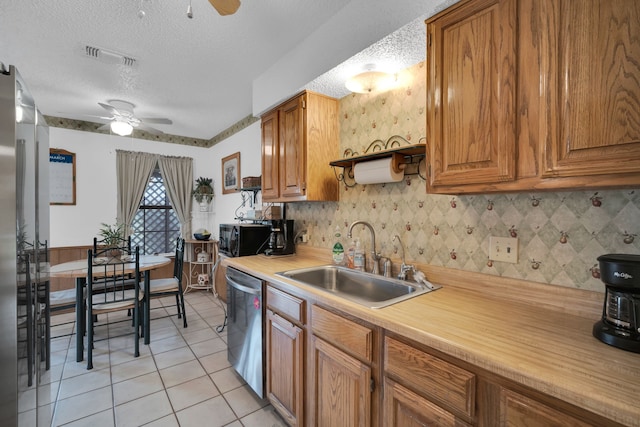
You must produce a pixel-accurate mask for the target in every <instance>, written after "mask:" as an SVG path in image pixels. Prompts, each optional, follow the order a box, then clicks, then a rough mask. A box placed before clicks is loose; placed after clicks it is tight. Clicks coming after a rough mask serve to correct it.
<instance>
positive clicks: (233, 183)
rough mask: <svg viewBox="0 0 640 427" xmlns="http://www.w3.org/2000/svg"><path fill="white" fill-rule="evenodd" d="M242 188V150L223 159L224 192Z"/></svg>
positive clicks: (227, 192)
mask: <svg viewBox="0 0 640 427" xmlns="http://www.w3.org/2000/svg"><path fill="white" fill-rule="evenodd" d="M239 189H240V152H238V153H234V154H231V155H230V156H227V157H225V158H223V159H222V194H229V193H235V192H236V191H238V190H239Z"/></svg>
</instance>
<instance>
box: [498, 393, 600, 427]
mask: <svg viewBox="0 0 640 427" xmlns="http://www.w3.org/2000/svg"><path fill="white" fill-rule="evenodd" d="M499 425H500V427H520V426H526V427H588V426H590V425H591V424H587V423H584V422H582V421H580V420H577V419H576V418H573V417H572V416H570V415H567V414H565V413H563V412H560V411H558V410H556V409H553V408H550V407H548V406H546V405H544V404H542V403H540V402H537V401H535V400H532V399H530V398H528V397H525V396H523V395H521V394H518V393H515V392H513V391H511V390H505V389H503V390H502V391H501V393H500V424H499Z"/></svg>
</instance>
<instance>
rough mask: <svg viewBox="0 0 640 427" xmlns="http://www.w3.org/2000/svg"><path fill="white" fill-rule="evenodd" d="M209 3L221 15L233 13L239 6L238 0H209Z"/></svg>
mask: <svg viewBox="0 0 640 427" xmlns="http://www.w3.org/2000/svg"><path fill="white" fill-rule="evenodd" d="M209 3H211V6H213V7H214V8H215V10H217V11H218V13H219V14H220V15H222V16H224V15H233V14H234V13H236V11H237V10H238V8H239V7H240V0H209Z"/></svg>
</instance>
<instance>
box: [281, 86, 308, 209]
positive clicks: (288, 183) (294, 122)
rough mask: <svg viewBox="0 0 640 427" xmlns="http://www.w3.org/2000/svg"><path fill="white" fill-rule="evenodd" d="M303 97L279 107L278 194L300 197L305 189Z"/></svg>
mask: <svg viewBox="0 0 640 427" xmlns="http://www.w3.org/2000/svg"><path fill="white" fill-rule="evenodd" d="M304 105H305V99H304V96H299V97H297V98H294V99H292V100H291V101H289V102H287V103H286V104H284V105H283V106H282V107H280V109H279V112H280V159H281V160H282V161H281V163H280V194H281V196H282V197H302V196H304V194H305V189H306V181H307V179H306V171H305V160H306V159H305V143H304V142H305V140H304V137H303V135H304V117H303V114H304V108H303V107H304Z"/></svg>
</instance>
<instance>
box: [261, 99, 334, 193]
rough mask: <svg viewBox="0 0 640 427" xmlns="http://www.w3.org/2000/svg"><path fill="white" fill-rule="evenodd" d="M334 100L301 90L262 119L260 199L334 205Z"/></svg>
mask: <svg viewBox="0 0 640 427" xmlns="http://www.w3.org/2000/svg"><path fill="white" fill-rule="evenodd" d="M338 144H339V122H338V101H337V100H336V99H334V98H329V97H327V96H324V95H320V94H317V93H313V92H309V91H305V92H302V93H301V94H298V95H296V96H295V97H293V98H291V99H290V100H288V101H286V102H284V103H283V104H281V105H279V106H278V107H276V108H275V109H274V110H271V111H270V112H268V113H266V114H265V115H263V116H262V190H263V192H262V199H263V200H265V201H270V202H291V201H336V200H338V180H337V179H336V177H335V174H334V172H333V169H332V168H331V166H329V162H331V161H332V160H334V159H335V158H336V157H337V156H338Z"/></svg>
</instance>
